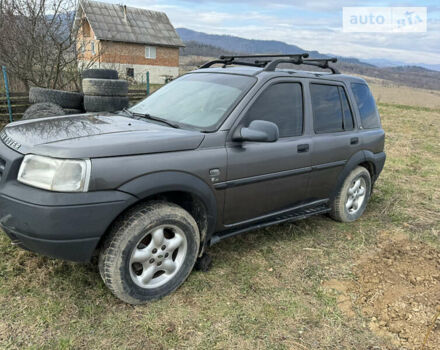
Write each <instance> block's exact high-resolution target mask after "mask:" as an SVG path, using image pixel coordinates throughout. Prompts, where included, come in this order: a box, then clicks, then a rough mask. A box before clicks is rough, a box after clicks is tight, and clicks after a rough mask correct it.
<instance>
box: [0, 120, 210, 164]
mask: <svg viewBox="0 0 440 350" xmlns="http://www.w3.org/2000/svg"><path fill="white" fill-rule="evenodd" d="M0 137H1V139H2V141H3V142H4V143H5V144H6V145H7V146H8V147H10V148H12V149H14V150H16V151H18V152H20V153H22V154H28V153H33V154H39V155H46V156H50V157H59V158H97V157H112V156H123V155H134V154H146V153H159V152H172V151H184V150H191V149H195V148H197V147H198V146H199V145H200V143H201V142H202V140H203V138H204V134H203V133H200V132H197V131H189V130H182V129H174V128H171V127H168V126H163V125H159V124H156V123H152V122H149V121H146V120H139V119H133V118H129V117H124V116H121V115H115V114H110V113H108V114H106V113H101V114H81V115H74V116H62V117H52V118H44V119H32V120H26V121H18V122H14V123H11V124H8V125H7V126H6V127H5V128H4V129H3V131H2V132H1V133H0Z"/></svg>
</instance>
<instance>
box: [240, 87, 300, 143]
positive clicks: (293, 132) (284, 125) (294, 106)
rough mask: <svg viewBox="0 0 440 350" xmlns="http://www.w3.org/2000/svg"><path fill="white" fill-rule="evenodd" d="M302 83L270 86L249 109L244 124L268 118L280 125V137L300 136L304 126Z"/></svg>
mask: <svg viewBox="0 0 440 350" xmlns="http://www.w3.org/2000/svg"><path fill="white" fill-rule="evenodd" d="M302 104H303V102H302V90H301V85H300V84H298V83H280V84H275V85H271V86H269V87H268V88H267V89H266V90H265V91H263V93H262V94H261V95H260V96H258V98H257V100H256V101H255V102H254V104H253V105H252V106H251V108H250V109H249V110H248V112H247V114H246V116H245V118H244V125H245V126H247V125H249V124H250V122H251V121H252V120H267V121H270V122H273V123H275V124H277V125H278V128H279V130H280V137H288V136H298V135H301V134H302V128H303V105H302Z"/></svg>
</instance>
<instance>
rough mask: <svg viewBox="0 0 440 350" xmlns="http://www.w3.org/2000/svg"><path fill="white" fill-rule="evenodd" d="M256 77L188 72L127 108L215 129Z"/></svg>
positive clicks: (135, 111) (205, 128)
mask: <svg viewBox="0 0 440 350" xmlns="http://www.w3.org/2000/svg"><path fill="white" fill-rule="evenodd" d="M254 82H255V78H252V77H247V76H241V75H232V74H216V73H197V74H187V75H184V76H182V77H180V78H179V79H176V80H174V81H172V82H171V83H169V84H167V85H165V86H164V87H162V88H160V89H159V90H157V91H156V92H155V93H154V94H152V95H151V96H148V97H147V98H146V99H145V100H143V101H142V102H140V103H138V104H137V105H135V106H133V107H132V108H130V111H131V112H134V113H140V114H149V115H151V116H154V117H159V118H163V119H166V120H169V121H172V122H176V123H179V124H184V125H188V126H190V127H194V128H197V129H200V130H203V131H212V130H215V129H216V128H217V127H218V125H219V124H220V123H221V122H222V121H223V118H224V117H225V116H226V114H227V113H229V112H230V111H231V109H232V108H233V107H234V105H235V104H236V103H237V102H238V101H239V100H240V99H241V97H242V96H243V95H244V94H245V93H246V92H247V91H248V90H249V89H250V87H251V86H252V85H253V83H254Z"/></svg>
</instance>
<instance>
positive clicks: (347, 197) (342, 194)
mask: <svg viewBox="0 0 440 350" xmlns="http://www.w3.org/2000/svg"><path fill="white" fill-rule="evenodd" d="M370 194H371V176H370V173H369V171H368V170H367V169H365V168H364V167H362V166H358V167H357V168H356V169H354V170H353V171H352V172H351V173H350V174H348V176H347V177H346V179H345V180H344V183H343V184H342V187H341V189H340V190H339V192H338V194H337V195H336V197H335V199H334V200H333V203H332V204H331V211H330V216H331V217H332V218H333V219H335V220H336V221H341V222H351V221H355V220H357V219H359V218H360V217H361V215H362V214H363V213H364V211H365V208H366V207H367V203H368V200H369V199H370Z"/></svg>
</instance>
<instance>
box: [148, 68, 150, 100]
mask: <svg viewBox="0 0 440 350" xmlns="http://www.w3.org/2000/svg"><path fill="white" fill-rule="evenodd" d="M148 95H150V72H147V96H148Z"/></svg>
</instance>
